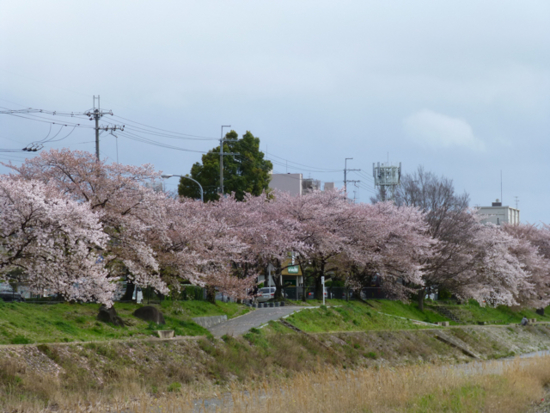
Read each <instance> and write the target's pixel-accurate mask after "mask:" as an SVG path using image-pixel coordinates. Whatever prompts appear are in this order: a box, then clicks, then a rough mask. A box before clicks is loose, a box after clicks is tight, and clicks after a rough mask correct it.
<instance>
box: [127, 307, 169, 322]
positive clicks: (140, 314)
mask: <svg viewBox="0 0 550 413" xmlns="http://www.w3.org/2000/svg"><path fill="white" fill-rule="evenodd" d="M134 317H137V318H139V319H141V320H143V321H149V322H153V323H157V324H166V322H165V321H164V316H163V315H162V313H161V312H160V310H159V309H158V308H156V307H153V306H151V305H146V306H145V307H141V308H138V309H137V310H136V311H134Z"/></svg>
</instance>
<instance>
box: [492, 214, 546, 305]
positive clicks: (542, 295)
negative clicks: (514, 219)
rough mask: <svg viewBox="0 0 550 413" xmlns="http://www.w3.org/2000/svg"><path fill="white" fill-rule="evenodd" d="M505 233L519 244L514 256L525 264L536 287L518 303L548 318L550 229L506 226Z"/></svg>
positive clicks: (530, 226)
mask: <svg viewBox="0 0 550 413" xmlns="http://www.w3.org/2000/svg"><path fill="white" fill-rule="evenodd" d="M501 229H502V230H503V231H504V232H505V233H507V234H509V235H511V236H512V237H513V238H514V239H515V240H516V244H515V245H514V246H513V247H512V248H510V252H511V253H512V254H514V255H515V256H516V257H517V259H518V260H519V261H520V262H521V263H522V266H523V268H524V270H525V271H527V272H528V273H529V282H530V283H531V284H532V285H533V286H534V288H533V289H529V290H528V291H527V292H524V293H523V294H521V295H520V297H519V300H518V301H520V303H522V304H525V305H530V306H532V307H535V308H538V310H537V311H538V312H539V313H542V314H544V308H545V307H546V306H548V305H549V304H550V228H549V227H548V225H543V226H542V227H540V228H539V227H536V226H535V225H531V224H515V225H503V226H502V227H501Z"/></svg>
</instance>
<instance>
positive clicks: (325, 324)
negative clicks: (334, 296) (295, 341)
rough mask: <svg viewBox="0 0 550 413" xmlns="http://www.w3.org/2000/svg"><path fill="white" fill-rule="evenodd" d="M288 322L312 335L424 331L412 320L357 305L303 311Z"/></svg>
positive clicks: (291, 317) (352, 302)
mask: <svg viewBox="0 0 550 413" xmlns="http://www.w3.org/2000/svg"><path fill="white" fill-rule="evenodd" d="M287 321H288V322H289V323H291V324H293V325H295V326H296V327H298V328H299V329H301V330H303V331H306V332H310V333H322V332H330V331H365V330H411V329H419V328H425V327H424V326H420V325H416V324H413V323H412V322H411V321H409V320H404V319H402V318H396V317H391V316H388V315H384V314H380V313H379V312H377V311H376V310H374V309H373V308H372V307H370V306H368V305H366V304H363V303H360V302H354V301H350V302H345V301H343V302H341V306H339V307H323V306H321V307H319V308H315V309H304V310H302V311H300V312H297V313H295V314H293V315H291V316H290V317H288V318H287Z"/></svg>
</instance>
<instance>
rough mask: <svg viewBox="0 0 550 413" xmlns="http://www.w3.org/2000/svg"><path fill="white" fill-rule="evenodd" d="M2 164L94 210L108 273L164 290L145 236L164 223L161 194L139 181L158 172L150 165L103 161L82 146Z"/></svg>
mask: <svg viewBox="0 0 550 413" xmlns="http://www.w3.org/2000/svg"><path fill="white" fill-rule="evenodd" d="M6 166H9V167H10V168H12V169H13V170H14V171H16V172H18V175H15V176H16V177H19V178H20V179H21V180H40V181H42V182H46V183H49V184H51V185H54V186H55V187H56V188H57V189H58V191H59V192H60V193H61V194H63V195H64V196H66V197H68V198H69V199H72V200H74V201H76V202H80V203H86V204H88V205H89V208H90V209H91V210H92V211H93V212H98V215H97V216H98V218H99V219H100V222H101V223H102V225H103V229H104V231H105V233H106V234H107V235H108V236H109V242H108V244H107V246H106V248H105V250H104V253H103V259H104V261H105V267H106V268H107V269H108V270H109V272H110V276H111V277H114V278H118V277H120V276H121V275H126V276H127V277H128V278H129V279H130V280H132V281H133V282H134V283H135V284H136V285H138V286H142V287H146V286H152V287H154V288H155V289H156V290H157V291H159V292H163V293H166V292H167V291H168V290H167V288H166V285H165V284H164V282H163V281H162V279H161V278H160V276H159V266H158V262H157V260H156V257H155V253H154V251H153V249H152V247H151V243H150V242H149V241H148V239H149V238H150V237H153V238H161V237H162V235H159V234H157V233H156V232H157V231H158V230H159V229H161V230H162V229H163V228H164V227H165V225H164V224H163V222H164V220H165V218H166V217H165V215H163V213H164V210H163V208H161V207H160V205H161V204H162V202H163V200H164V198H165V195H164V194H162V193H155V192H154V191H153V190H152V189H151V188H148V187H146V186H145V184H146V183H151V182H155V180H157V179H159V178H160V173H159V172H156V171H154V169H153V168H152V166H151V165H144V166H140V167H136V166H128V165H121V164H107V163H106V162H105V161H98V160H97V158H96V157H95V156H94V155H92V154H90V153H88V152H81V151H70V150H68V149H63V150H55V149H52V150H50V151H48V152H42V153H41V154H40V156H38V157H36V158H33V159H27V160H26V161H25V162H24V163H23V164H22V165H21V166H15V165H12V164H8V165H6Z"/></svg>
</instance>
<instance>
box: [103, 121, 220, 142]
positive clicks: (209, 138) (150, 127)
mask: <svg viewBox="0 0 550 413" xmlns="http://www.w3.org/2000/svg"><path fill="white" fill-rule="evenodd" d="M113 116H114V117H115V118H119V119H122V120H125V121H127V122H132V123H135V124H137V125H140V126H145V127H146V128H149V129H155V130H159V131H162V132H167V133H169V134H173V135H182V136H184V137H189V138H196V139H197V140H216V141H219V139H218V138H213V137H209V136H199V135H191V134H188V133H181V132H174V131H170V130H166V129H161V128H157V127H155V126H149V125H146V124H144V123H140V122H136V121H134V120H131V119H127V118H123V117H122V116H118V115H113ZM134 128H137V127H134ZM184 137H182V139H186V138H184Z"/></svg>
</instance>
